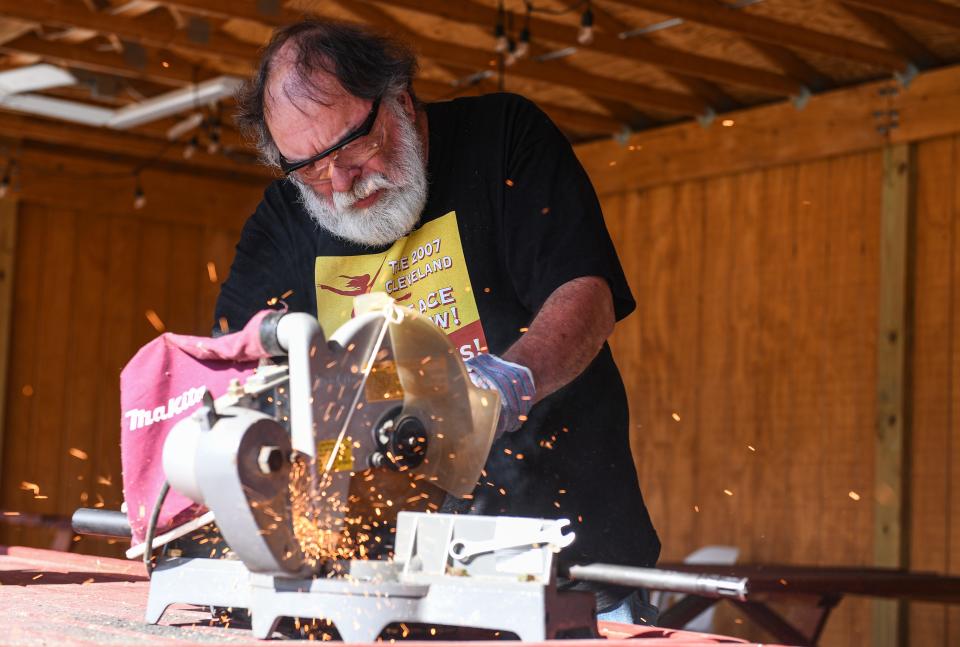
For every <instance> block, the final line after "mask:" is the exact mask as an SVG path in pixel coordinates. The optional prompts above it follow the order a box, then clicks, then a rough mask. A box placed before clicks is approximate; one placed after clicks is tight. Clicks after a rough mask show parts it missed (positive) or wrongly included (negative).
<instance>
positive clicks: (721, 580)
mask: <svg viewBox="0 0 960 647" xmlns="http://www.w3.org/2000/svg"><path fill="white" fill-rule="evenodd" d="M569 576H570V579H573V580H583V581H586V582H600V583H603V584H618V585H620V586H633V587H636V588H644V589H654V590H657V591H676V592H677V593H690V594H693V595H701V596H703V597H707V598H735V599H737V600H741V601H744V600H746V599H747V582H748V581H747V578H745V577H727V576H724V575H710V574H707V573H681V572H678V571H663V570H660V569H659V568H637V567H634V566H619V565H616V564H587V565H585V566H571V567H570V572H569Z"/></svg>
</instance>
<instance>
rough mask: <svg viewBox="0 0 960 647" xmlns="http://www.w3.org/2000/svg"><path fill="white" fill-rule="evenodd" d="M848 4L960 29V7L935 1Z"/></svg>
mask: <svg viewBox="0 0 960 647" xmlns="http://www.w3.org/2000/svg"><path fill="white" fill-rule="evenodd" d="M844 2H845V3H846V4H852V5H856V6H858V7H863V8H864V9H869V10H871V11H879V12H880V13H885V14H889V15H891V16H899V17H901V18H915V19H917V20H923V21H926V22H930V23H934V24H936V25H940V26H941V27H950V28H951V29H960V7H957V6H956V5H948V4H944V3H943V2H934V1H933V0H844Z"/></svg>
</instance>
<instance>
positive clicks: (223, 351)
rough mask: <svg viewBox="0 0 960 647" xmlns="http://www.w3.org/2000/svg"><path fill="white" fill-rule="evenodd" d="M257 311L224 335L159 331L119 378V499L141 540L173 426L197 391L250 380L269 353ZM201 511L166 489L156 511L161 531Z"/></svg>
mask: <svg viewBox="0 0 960 647" xmlns="http://www.w3.org/2000/svg"><path fill="white" fill-rule="evenodd" d="M271 312H273V311H272V310H263V311H261V312H259V313H257V314H256V315H255V316H254V317H253V318H252V319H251V320H250V321H249V322H248V323H247V325H246V326H244V328H243V330H241V331H239V332H236V333H233V334H230V335H224V336H223V337H217V338H210V337H193V336H190V335H175V334H173V333H165V334H163V335H161V336H159V337H157V338H156V339H154V340H153V341H151V342H150V343H149V344H147V345H146V346H144V347H143V348H141V349H140V350H139V351H137V354H136V355H134V357H133V359H131V360H130V361H129V362H128V363H127V365H126V366H125V367H124V368H123V371H122V372H121V373H120V412H121V415H120V428H121V435H120V454H121V460H122V462H123V496H124V499H125V500H126V503H127V518H128V519H129V521H130V529H131V531H132V534H133V539H132V542H131V545H134V546H135V545H137V544H140V543H142V542H143V541H144V537H145V535H146V532H147V524H148V523H149V521H150V514H151V512H152V511H153V506H154V504H155V502H156V498H157V495H158V494H159V492H160V489H161V487H162V486H163V482H164V480H165V475H164V472H163V463H162V455H163V443H164V441H165V440H166V438H167V434H168V433H169V432H170V430H171V429H172V428H173V426H174V425H175V424H176V423H177V422H179V421H180V420H182V419H183V418H186V417H187V416H189V415H190V414H191V413H192V412H193V411H195V410H196V409H197V408H198V407H199V406H200V403H201V398H202V397H203V393H204V391H210V394H211V395H212V396H213V397H214V398H217V397H219V396H221V395H223V394H224V393H225V392H226V390H227V387H228V386H229V384H230V381H231V380H233V379H236V378H240V379H242V378H244V377H246V376H249V375H250V374H251V373H253V371H254V370H255V369H256V367H257V364H258V362H259V360H260V359H262V358H264V357H268V356H269V354H268V353H267V352H266V351H265V350H264V349H263V345H262V344H261V342H260V322H261V321H263V318H264V317H265V316H266V315H267V314H269V313H271ZM204 511H205V510H204V508H203V507H202V506H200V505H199V504H196V503H194V502H193V501H191V500H189V499H187V498H186V497H184V496H183V495H181V494H180V493H178V492H176V491H174V490H172V489H171V490H170V492H169V493H168V494H167V498H166V500H165V501H164V504H163V507H162V508H161V510H160V517H159V518H158V520H157V532H158V533H161V532H164V531H166V530H169V529H171V528H174V527H176V526H179V525H181V524H183V523H185V522H187V521H189V520H190V519H193V518H195V517H198V516H200V515H201V514H203V512H204Z"/></svg>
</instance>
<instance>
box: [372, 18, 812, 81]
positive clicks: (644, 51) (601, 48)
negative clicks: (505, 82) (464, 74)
mask: <svg viewBox="0 0 960 647" xmlns="http://www.w3.org/2000/svg"><path fill="white" fill-rule="evenodd" d="M355 2H360V3H364V4H370V3H374V2H382V0H355ZM389 4H390V5H391V6H396V7H403V8H405V9H411V10H414V11H419V12H421V13H428V14H433V15H436V16H440V17H443V18H446V19H448V20H453V21H460V22H468V23H472V24H475V25H480V26H485V27H492V26H493V25H494V24H495V23H496V17H497V12H496V10H495V9H492V8H490V7H487V6H484V5H481V4H478V3H476V2H473V1H472V0H458V1H457V2H446V3H435V2H432V1H431V0H390V3H389ZM530 31H531V34H532V35H533V37H534V38H543V39H545V40H548V41H553V42H556V43H564V44H569V45H574V44H576V42H577V33H578V31H579V30H578V28H577V27H573V26H569V25H563V24H560V23H557V22H553V21H549V20H542V19H539V18H538V19H535V20H531V23H530ZM589 48H590V49H591V50H594V51H597V52H603V53H604V54H610V55H613V56H618V57H621V58H627V59H631V60H633V61H635V62H639V63H645V64H649V65H653V66H656V67H661V68H663V69H665V70H670V71H673V72H680V73H682V74H688V75H690V76H694V77H697V78H701V79H709V80H711V81H717V82H719V83H730V84H732V85H738V86H742V87H748V88H752V89H754V90H760V91H761V92H764V93H767V94H771V95H774V96H788V95H793V94H798V93H799V92H800V91H801V87H800V83H799V82H798V81H796V80H794V79H790V78H789V77H786V76H783V75H781V74H776V73H774V72H768V71H767V70H762V69H759V68H754V67H748V66H745V65H740V64H737V63H731V62H729V61H722V60H720V59H715V58H709V57H707V56H701V55H699V54H692V53H690V52H686V51H683V50H679V49H673V48H670V47H665V46H663V45H657V44H655V43H653V42H652V41H649V40H645V39H638V38H629V39H621V38H618V37H617V36H616V35H613V34H602V33H598V34H595V35H594V39H593V43H591V44H590V46H589Z"/></svg>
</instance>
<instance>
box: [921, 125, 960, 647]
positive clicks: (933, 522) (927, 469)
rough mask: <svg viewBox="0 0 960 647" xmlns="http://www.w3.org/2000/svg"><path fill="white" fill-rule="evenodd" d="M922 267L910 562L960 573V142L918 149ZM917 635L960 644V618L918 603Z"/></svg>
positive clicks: (948, 140) (929, 641)
mask: <svg viewBox="0 0 960 647" xmlns="http://www.w3.org/2000/svg"><path fill="white" fill-rule="evenodd" d="M917 176H918V180H917V227H916V229H917V262H916V281H915V293H914V304H915V305H914V310H913V316H914V340H913V348H912V353H911V356H910V361H911V369H912V378H913V388H912V397H911V406H912V419H911V426H912V441H913V446H912V451H911V457H912V470H911V471H912V479H911V490H912V492H911V496H910V508H911V514H912V521H911V533H910V563H911V566H913V567H914V568H917V569H928V570H936V571H941V572H949V573H957V572H960V533H958V531H957V526H958V519H960V516H958V514H957V513H958V507H957V499H958V497H960V443H958V442H957V440H956V438H957V426H958V422H960V421H958V413H960V410H958V405H960V398H958V396H957V393H956V390H957V384H958V382H957V380H956V379H955V378H957V377H960V373H958V371H960V357H958V355H957V348H958V344H960V338H958V334H960V329H958V319H957V315H958V314H960V312H958V307H960V304H958V303H957V300H958V297H960V283H958V280H960V274H958V253H960V250H958V249H957V245H958V241H960V238H958V234H960V230H958V227H960V204H958V191H957V189H956V185H957V182H958V181H960V138H958V137H951V138H941V139H935V140H931V141H928V142H923V143H921V144H920V145H918V147H917ZM910 631H911V638H913V639H914V640H915V641H916V642H915V644H918V645H941V644H944V645H945V644H957V643H960V615H958V614H957V610H956V609H951V608H948V607H946V606H942V605H931V604H914V605H911V609H910Z"/></svg>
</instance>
